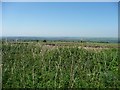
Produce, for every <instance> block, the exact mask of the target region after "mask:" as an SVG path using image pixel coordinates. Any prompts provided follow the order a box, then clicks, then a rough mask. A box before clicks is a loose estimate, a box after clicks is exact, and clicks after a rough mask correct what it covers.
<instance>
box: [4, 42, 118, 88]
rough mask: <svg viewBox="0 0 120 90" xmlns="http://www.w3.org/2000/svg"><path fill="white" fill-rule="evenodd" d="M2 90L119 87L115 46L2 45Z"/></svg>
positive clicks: (89, 44) (77, 44)
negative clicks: (5, 89) (8, 89)
mask: <svg viewBox="0 0 120 90" xmlns="http://www.w3.org/2000/svg"><path fill="white" fill-rule="evenodd" d="M2 64H3V68H2V69H3V70H2V75H3V76H2V83H3V88H60V87H62V88H98V87H100V88H105V87H109V88H110V87H112V88H120V82H119V80H118V77H119V75H118V49H117V45H116V44H109V43H87V42H86V43H81V42H76V43H75V42H74V43H73V42H49V41H47V42H45V43H44V42H43V41H41V42H20V43H19V42H16V43H13V42H8V43H7V42H3V43H2Z"/></svg>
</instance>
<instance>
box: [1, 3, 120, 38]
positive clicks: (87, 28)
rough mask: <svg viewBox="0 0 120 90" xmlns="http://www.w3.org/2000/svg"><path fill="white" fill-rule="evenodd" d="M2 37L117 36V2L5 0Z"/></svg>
mask: <svg viewBox="0 0 120 90" xmlns="http://www.w3.org/2000/svg"><path fill="white" fill-rule="evenodd" d="M2 36H37V37H117V36H118V3H117V2H3V3H2Z"/></svg>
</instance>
